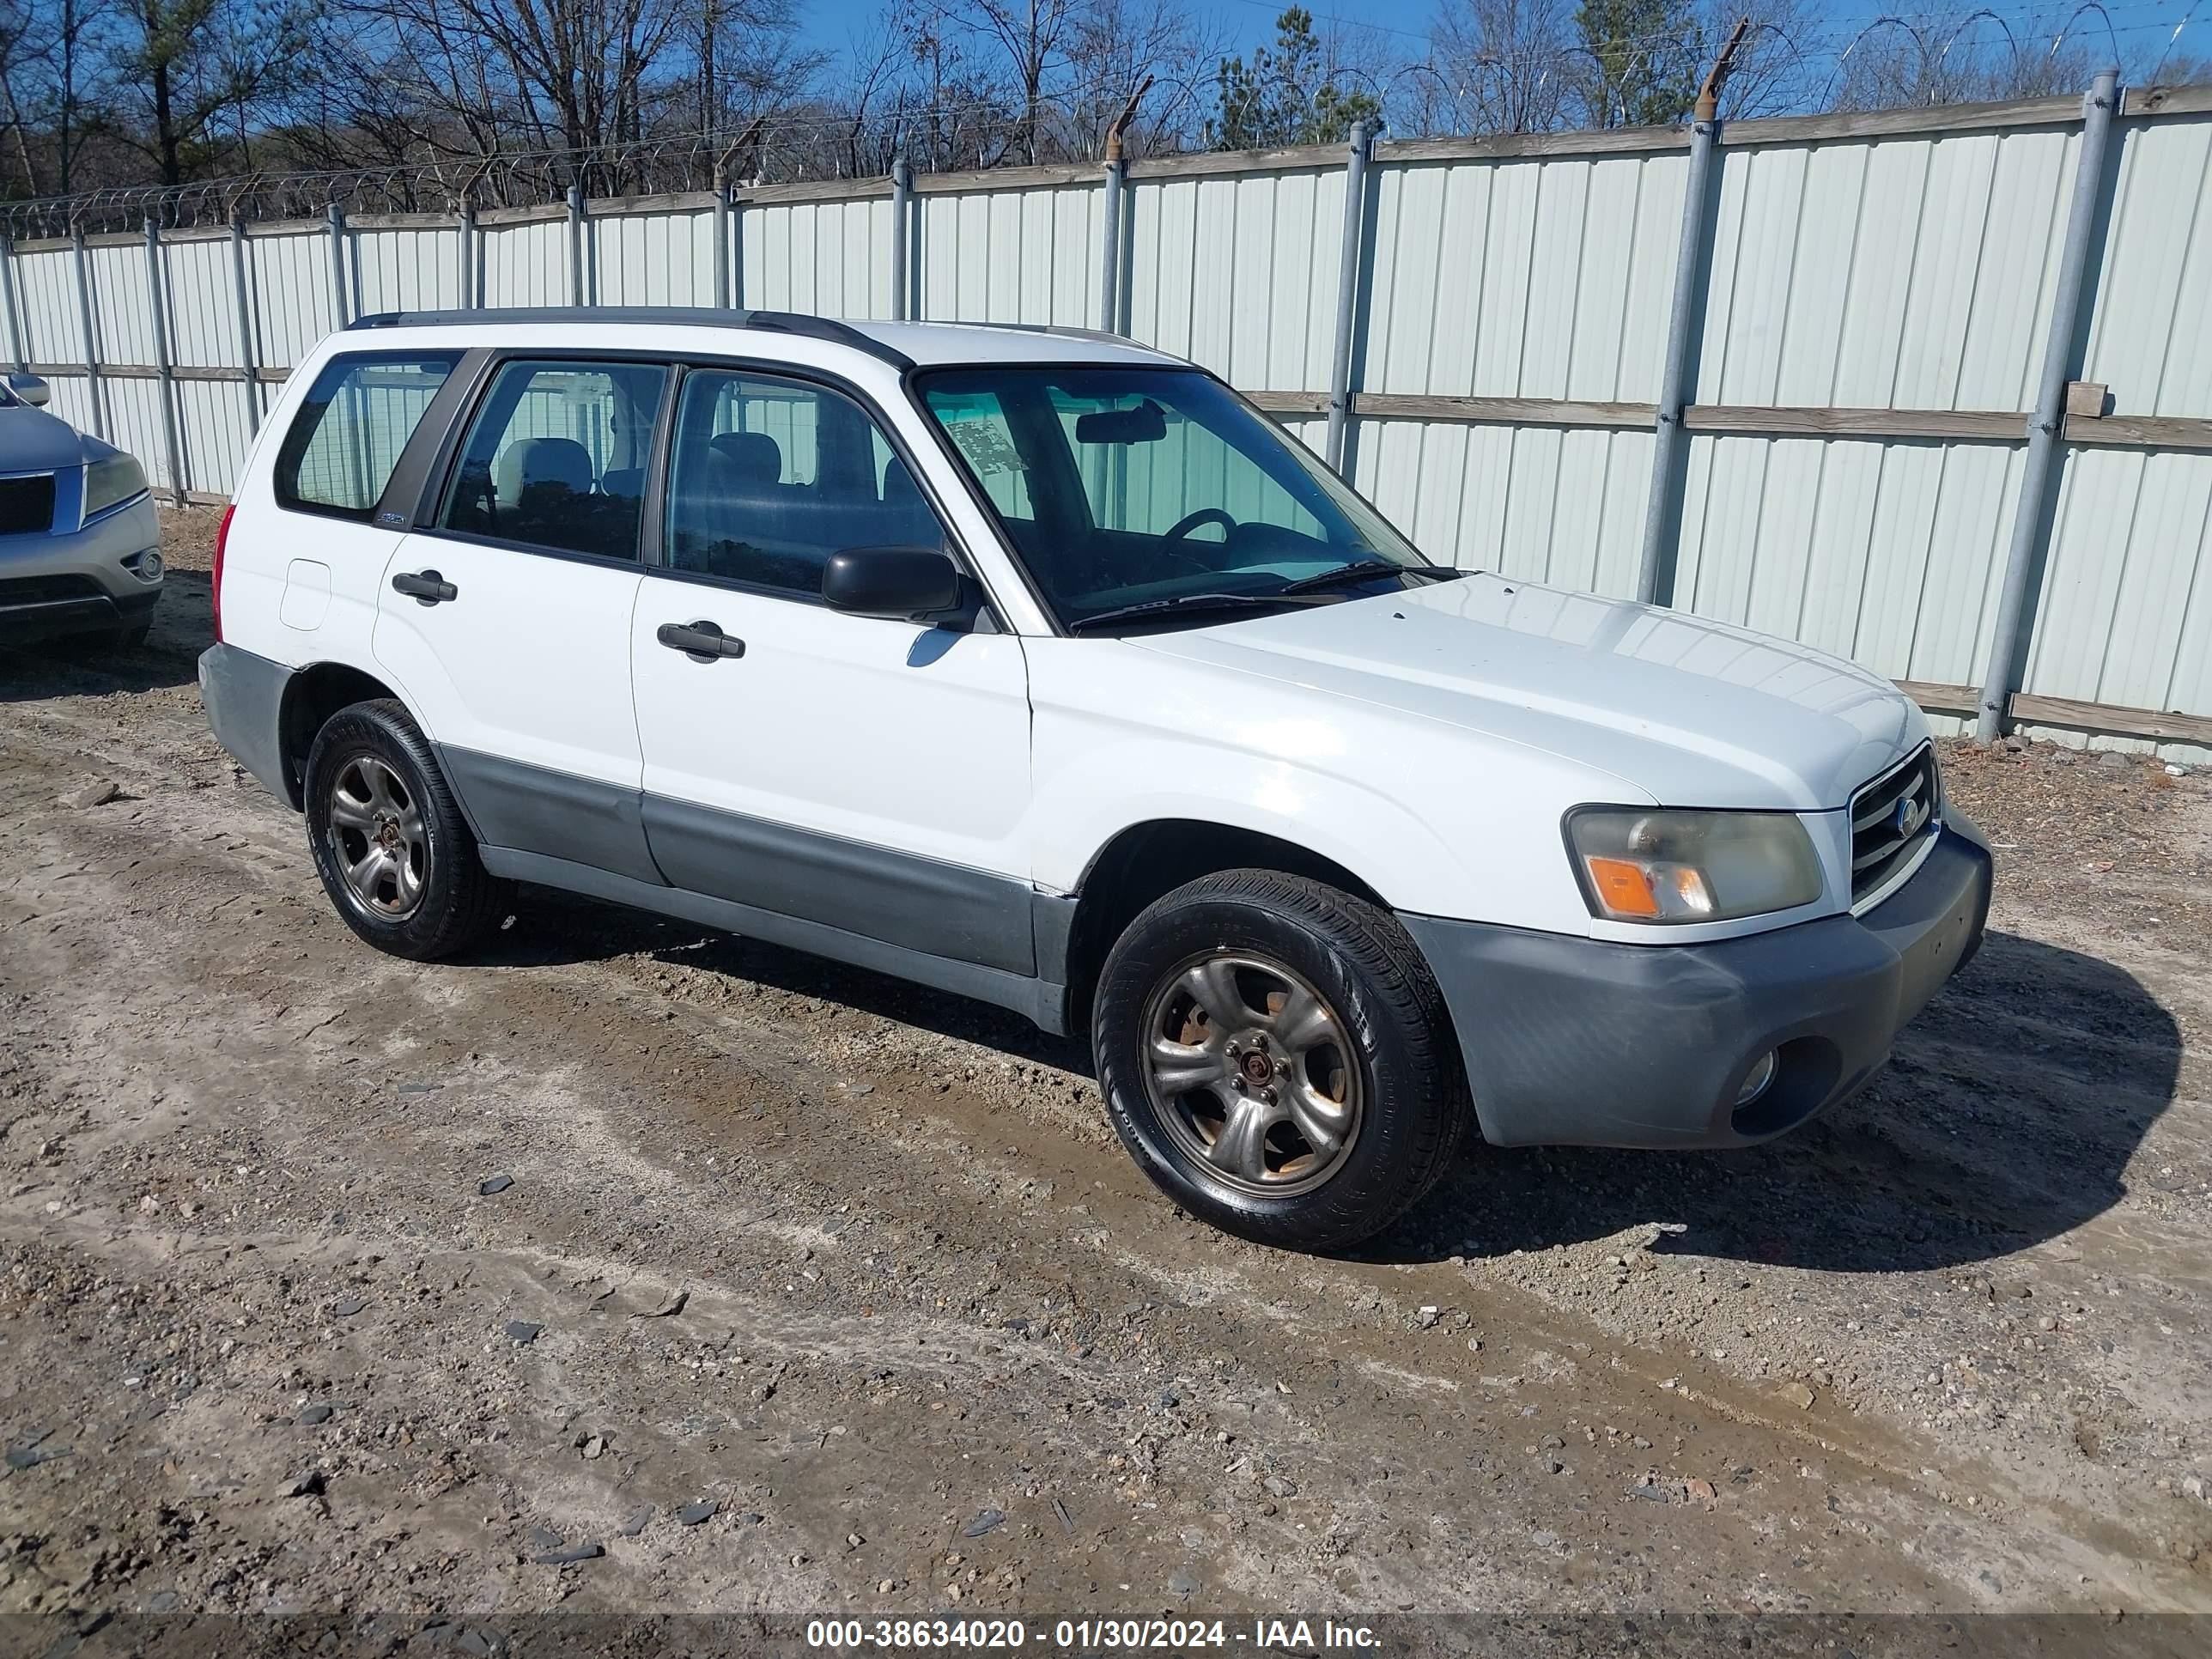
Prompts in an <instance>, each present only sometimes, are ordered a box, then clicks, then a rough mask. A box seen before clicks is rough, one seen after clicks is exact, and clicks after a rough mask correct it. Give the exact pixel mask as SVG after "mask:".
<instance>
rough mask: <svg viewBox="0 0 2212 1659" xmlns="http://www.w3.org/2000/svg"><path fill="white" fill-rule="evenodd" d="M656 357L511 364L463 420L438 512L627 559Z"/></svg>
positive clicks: (544, 543) (505, 534)
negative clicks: (461, 441)
mask: <svg viewBox="0 0 2212 1659" xmlns="http://www.w3.org/2000/svg"><path fill="white" fill-rule="evenodd" d="M667 382H668V371H667V369H666V368H664V367H662V366H661V365H660V364H659V363H594V362H511V363H507V364H506V365H504V366H503V367H502V368H501V369H500V371H499V374H498V375H497V377H496V378H495V379H494V380H493V381H492V385H491V390H490V391H489V392H487V393H486V394H485V395H484V400H483V404H482V406H481V407H479V408H478V410H477V416H476V421H475V422H474V424H472V425H471V427H470V428H469V437H468V443H467V446H466V447H465V448H464V449H463V450H462V452H461V459H460V465H459V467H458V468H456V469H455V471H454V474H453V488H452V489H451V490H450V491H449V492H448V493H447V497H446V510H445V513H444V514H443V516H442V517H441V520H440V522H441V524H442V525H443V526H444V527H445V528H447V530H453V531H459V532H461V533H463V534H465V535H471V536H484V537H489V538H492V539H494V540H497V541H502V542H513V543H516V544H520V545H521V546H524V547H537V548H545V549H548V550H552V551H555V552H562V553H588V554H592V555H593V556H597V557H599V558H604V559H635V558H636V557H637V535H638V528H639V526H640V523H641V520H642V519H643V516H644V506H645V470H646V465H647V462H648V461H649V460H650V459H651V458H652V454H653V422H654V421H655V420H656V419H657V418H658V416H659V412H660V403H661V395H662V392H663V390H664V389H665V386H666V385H667Z"/></svg>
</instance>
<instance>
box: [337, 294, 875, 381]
mask: <svg viewBox="0 0 2212 1659" xmlns="http://www.w3.org/2000/svg"><path fill="white" fill-rule="evenodd" d="M494 321H497V322H506V323H659V324H663V325H678V326H681V327H686V328H743V329H757V330H760V331H763V332H769V333H775V334H795V335H799V336H801V337H804V338H806V339H810V340H826V341H829V343H832V344H834V345H842V346H849V347H850V348H851V349H854V350H855V351H865V352H866V353H867V354H868V356H871V357H875V358H878V359H880V360H881V361H882V362H887V363H889V364H890V365H891V367H893V368H897V369H902V370H903V369H908V368H913V367H914V360H913V359H912V358H911V357H908V356H907V355H906V353H904V352H903V351H900V350H898V349H896V348H895V347H892V346H888V345H885V344H884V343H883V342H882V341H881V340H878V339H877V338H876V337H875V336H873V335H872V334H870V333H868V332H866V331H865V330H862V329H857V328H855V327H854V326H853V325H852V324H850V323H846V322H840V321H838V320H837V319H836V318H834V317H813V316H809V315H807V314H806V313H803V312H797V311H724V310H720V309H718V308H715V307H706V306H518V307H511V308H510V307H488V308H485V309H483V310H478V311H379V312H372V313H369V314H368V315H367V316H365V317H356V318H355V319H354V320H353V321H352V322H350V323H348V324H347V325H346V331H347V332H349V333H350V332H352V331H355V330H356V329H366V328H447V327H459V326H462V325H470V324H475V325H482V324H484V323H489V322H494Z"/></svg>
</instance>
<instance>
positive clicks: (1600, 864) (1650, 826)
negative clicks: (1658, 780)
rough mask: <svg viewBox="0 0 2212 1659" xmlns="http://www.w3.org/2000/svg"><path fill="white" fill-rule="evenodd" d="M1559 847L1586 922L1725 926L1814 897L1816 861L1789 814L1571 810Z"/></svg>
mask: <svg viewBox="0 0 2212 1659" xmlns="http://www.w3.org/2000/svg"><path fill="white" fill-rule="evenodd" d="M1566 829H1567V848H1568V850H1569V852H1570V853H1571V854H1572V856H1573V859H1574V864H1575V877H1576V879H1577V880H1578V881H1579V882H1580V883H1581V884H1582V890H1583V900H1584V901H1585V902H1587V903H1588V904H1589V908H1590V914H1591V915H1594V916H1601V917H1604V918H1605V919H1606V920H1607V921H1644V922H1661V923H1665V922H1677V923H1680V922H1692V921H1734V920H1735V919H1736V918H1737V917H1740V916H1758V915H1767V914H1769V913H1770V912H1772V911H1776V910H1794V909H1796V908H1797V907H1798V906H1799V905H1801V904H1810V903H1812V902H1813V901H1814V900H1815V899H1817V898H1819V897H1820V855H1819V854H1817V853H1815V852H1814V850H1813V838H1812V836H1808V835H1807V834H1806V833H1805V826H1804V825H1803V824H1802V823H1800V822H1799V821H1798V819H1797V817H1796V814H1794V813H1790V812H1681V811H1665V810H1662V809H1658V808H1644V807H1637V806H1577V808H1575V810H1574V811H1571V812H1570V813H1568V814H1567V823H1566Z"/></svg>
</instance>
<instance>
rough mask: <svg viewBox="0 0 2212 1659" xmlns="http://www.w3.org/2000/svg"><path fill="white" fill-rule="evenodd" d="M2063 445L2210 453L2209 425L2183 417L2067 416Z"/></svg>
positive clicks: (2211, 430)
mask: <svg viewBox="0 0 2212 1659" xmlns="http://www.w3.org/2000/svg"><path fill="white" fill-rule="evenodd" d="M2066 441H2067V442H2068V443H2069V444H2087V445H2092V446H2100V447H2102V446H2118V445H2127V446H2133V445H2142V446H2143V447H2146V448H2150V449H2179V450H2188V451H2191V452H2192V453H2197V454H2204V453H2212V421H2207V420H2200V419H2197V418H2196V417H2194V416H2184V415H2069V416H2067V417H2066Z"/></svg>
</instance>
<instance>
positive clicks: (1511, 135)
mask: <svg viewBox="0 0 2212 1659" xmlns="http://www.w3.org/2000/svg"><path fill="white" fill-rule="evenodd" d="M1689 147H1690V130H1689V129H1688V128H1687V127H1614V128H1612V129H1610V130H1608V131H1589V132H1499V133H1492V134H1490V135H1488V136H1487V137H1480V138H1393V139H1386V140H1384V141H1383V143H1379V144H1377V145H1376V146H1375V159H1376V161H1407V162H1419V161H1514V160H1516V159H1518V158H1521V157H1525V156H1559V155H1637V154H1661V153H1664V152H1666V151H1668V150H1678V149H1689ZM1338 155H1339V156H1340V158H1341V155H1342V152H1341V151H1338Z"/></svg>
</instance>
